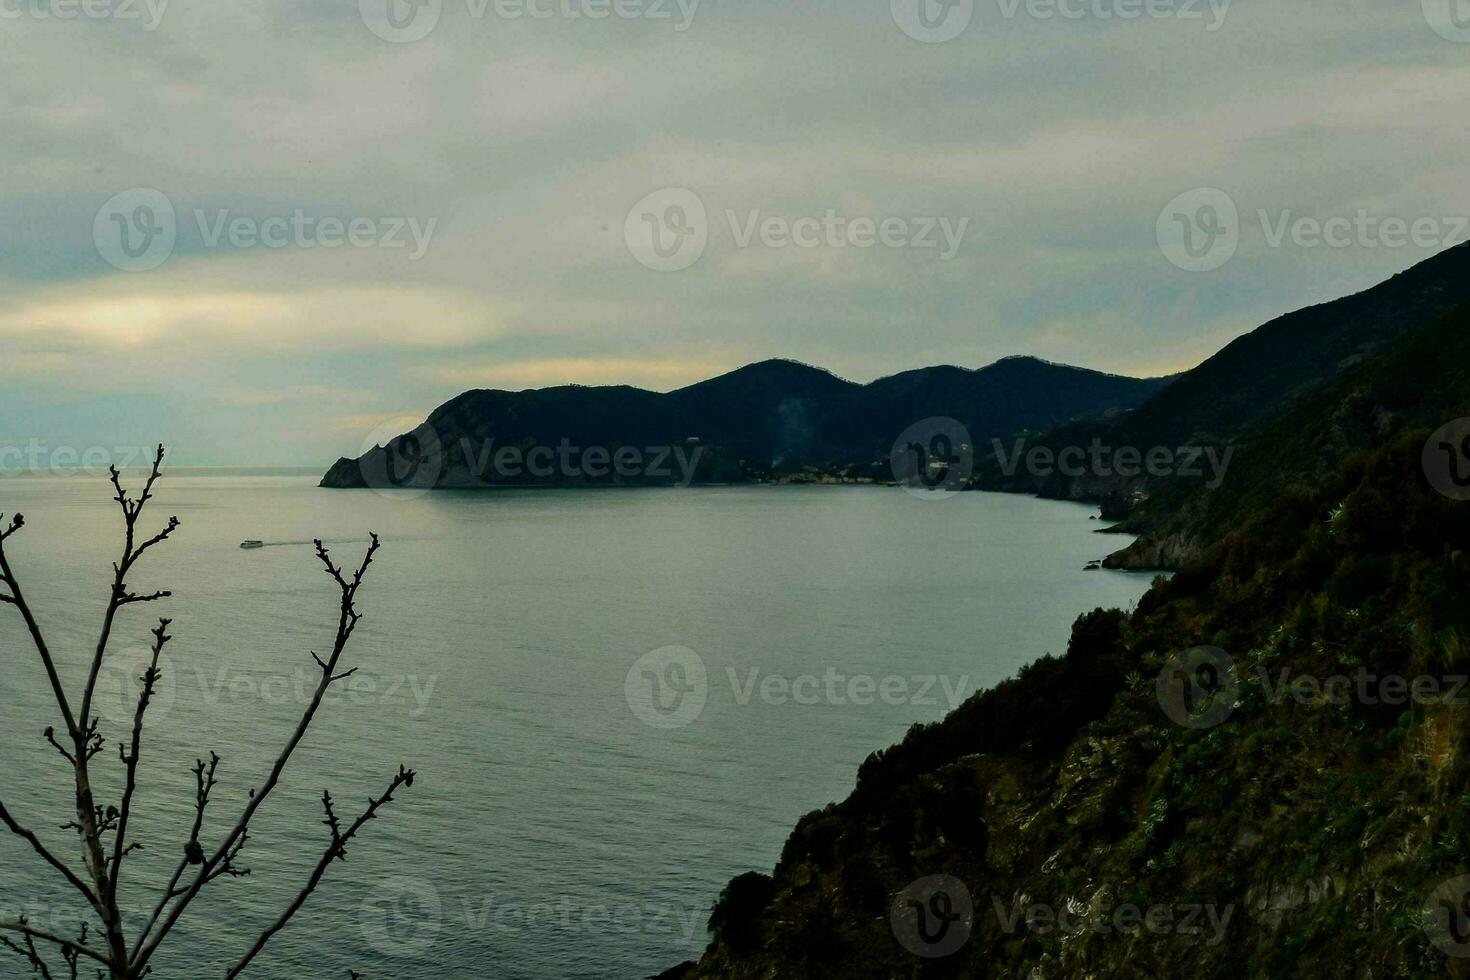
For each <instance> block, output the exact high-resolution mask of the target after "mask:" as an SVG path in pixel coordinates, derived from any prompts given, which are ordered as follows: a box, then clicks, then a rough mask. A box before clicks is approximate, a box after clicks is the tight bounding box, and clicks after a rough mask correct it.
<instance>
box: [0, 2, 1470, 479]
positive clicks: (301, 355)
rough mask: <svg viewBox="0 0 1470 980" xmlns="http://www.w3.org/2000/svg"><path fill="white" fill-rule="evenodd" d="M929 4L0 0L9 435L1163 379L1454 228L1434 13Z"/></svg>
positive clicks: (1447, 45) (1437, 7) (1462, 209)
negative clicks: (601, 394) (814, 382)
mask: <svg viewBox="0 0 1470 980" xmlns="http://www.w3.org/2000/svg"><path fill="white" fill-rule="evenodd" d="M947 2H948V4H949V5H947V6H946V5H944V4H942V3H941V2H940V0H892V2H890V0H700V2H697V3H696V2H695V0H683V2H682V5H681V4H680V3H679V2H678V0H616V2H614V0H484V2H481V0H413V2H410V0H361V2H359V0H296V2H292V3H286V2H279V3H278V2H271V0H262V2H252V3H248V4H246V3H222V2H220V0H168V2H166V3H164V0H0V51H3V63H4V65H5V68H6V71H5V84H4V86H3V88H0V133H3V137H0V174H3V177H4V179H3V181H0V443H5V444H24V443H27V442H31V441H39V443H41V444H43V445H50V446H73V447H90V446H128V445H134V444H138V443H148V442H152V441H158V440H160V439H161V440H164V441H167V442H169V443H170V444H171V445H173V446H175V447H177V450H178V454H177V457H176V458H177V459H179V460H181V461H185V462H195V463H228V462H240V463H299V464H317V463H323V462H327V461H330V460H332V459H335V458H336V457H337V456H339V455H344V454H348V455H355V454H356V453H357V452H358V451H359V450H360V448H361V444H362V441H363V439H364V437H366V436H367V435H368V434H369V433H371V432H372V431H373V430H374V429H375V428H376V427H377V426H379V425H380V424H382V423H383V422H384V421H385V420H389V419H394V418H399V417H403V416H422V415H423V414H425V413H427V412H428V411H429V410H430V409H432V408H433V407H434V406H436V405H438V404H439V403H441V402H443V401H445V400H446V399H448V398H450V397H452V396H453V395H454V394H456V393H458V392H459V391H461V390H463V389H465V388H469V387H508V388H524V387H533V386H541V385H549V384H557V383H564V382H580V383H588V384H599V383H632V384H637V385H642V386H645V387H650V388H655V389H660V390H666V389H669V388H674V387H678V386H680V385H682V384H686V383H689V382H692V381H696V380H699V379H701V378H703V377H707V376H709V375H712V374H716V373H719V372H722V371H725V370H728V369H730V368H733V367H736V366H738V365H740V364H743V363H746V362H749V361H753V360H757V359H761V358H765V357H771V356H787V357H794V358H798V359H800V360H804V361H808V362H811V363H814V364H818V365H821V366H824V367H828V368H830V369H832V370H833V371H836V372H837V373H839V374H841V375H843V376H846V377H850V378H853V379H856V380H863V381H866V380H870V379H872V378H875V377H879V376H882V375H884V374H889V373H893V372H895V371H899V370H903V369H906V368H911V367H917V366H920V365H925V364H932V363H939V362H948V363H954V364H960V365H965V366H971V367H977V366H981V365H983V364H986V363H989V362H990V361H993V360H995V359H996V358H999V357H1002V356H1005V355H1008V354H1016V353H1029V354H1035V355H1038V356H1041V357H1045V358H1049V359H1052V360H1058V361H1064V362H1068V363H1074V364H1080V365H1085V366H1089V367H1095V368H1100V369H1104V370H1109V371H1116V372H1120V373H1129V374H1137V375H1146V374H1159V373H1165V372H1169V371H1174V370H1178V369H1181V368H1185V367H1188V366H1190V365H1192V364H1194V363H1197V362H1198V361H1199V360H1200V359H1202V358H1204V357H1206V356H1208V355H1209V354H1210V353H1212V352H1213V351H1215V350H1217V349H1218V348H1219V347H1221V346H1222V345H1223V344H1225V343H1226V342H1228V341H1229V340H1230V339H1231V338H1232V337H1234V336H1236V335H1238V334H1240V333H1242V332H1244V331H1246V330H1249V329H1251V328H1253V327H1254V326H1256V325H1258V324H1259V323H1261V322H1263V321H1265V320H1267V319H1269V318H1270V317H1271V316H1274V315H1276V314H1278V313H1281V312H1285V311H1288V310H1291V309H1294V308H1297V307H1301V306H1304V305H1307V304H1310V303H1314V302H1319V301H1322V300H1325V299H1329V298H1332V297H1335V296H1338V295H1341V294H1343V293H1346V292H1352V291H1355V290H1358V289H1361V288H1364V287H1366V286H1369V285H1371V284H1372V283H1374V282H1376V281H1378V280H1380V279H1383V278H1386V277H1387V276H1389V275H1391V274H1392V273H1394V272H1397V271H1399V270H1401V269H1404V268H1407V267H1408V266H1410V265H1413V264H1414V263H1415V262H1418V261H1420V260H1421V259H1423V258H1425V257H1427V256H1428V255H1431V254H1433V253H1434V252H1436V251H1439V250H1440V248H1442V247H1443V246H1445V245H1449V244H1454V243H1455V242H1458V241H1463V240H1465V238H1466V237H1470V235H1467V233H1466V231H1465V228H1464V224H1465V223H1464V220H1463V218H1460V217H1459V216H1463V215H1467V214H1470V181H1467V180H1466V179H1465V178H1466V176H1467V173H1466V163H1465V161H1466V160H1467V159H1470V127H1467V126H1466V125H1465V107H1466V105H1470V10H1462V11H1461V13H1462V14H1464V15H1465V17H1464V20H1463V24H1464V25H1465V26H1464V27H1461V26H1460V24H1461V23H1462V22H1460V21H1456V20H1453V19H1450V17H1449V14H1450V12H1451V11H1450V7H1449V0H1424V2H1423V4H1422V5H1421V2H1420V0H1392V2H1390V0H1375V2H1366V0H1338V2H1333V3H1326V2H1317V0H1292V2H1291V3H1289V4H1287V3H1281V2H1279V0H1275V2H1273V0H1236V2H1234V3H1233V4H1229V5H1226V4H1225V0H1215V3H1214V5H1213V6H1211V4H1210V3H1209V2H1208V0H973V3H972V2H971V0H947ZM389 4H391V7H390V6H388V5H389ZM920 4H922V6H919V5H920ZM1262 212H1264V217H1262ZM1396 223H1397V224H1396ZM1404 227H1407V228H1409V229H1410V233H1409V234H1408V235H1407V236H1405V235H1404V234H1402V229H1403V228H1404ZM1314 228H1315V229H1316V231H1315V232H1314ZM1324 230H1325V232H1326V233H1325V235H1324V234H1322V232H1323V231H1324ZM1186 236H1187V240H1186ZM1406 239H1407V240H1406ZM400 428H407V426H402V427H400Z"/></svg>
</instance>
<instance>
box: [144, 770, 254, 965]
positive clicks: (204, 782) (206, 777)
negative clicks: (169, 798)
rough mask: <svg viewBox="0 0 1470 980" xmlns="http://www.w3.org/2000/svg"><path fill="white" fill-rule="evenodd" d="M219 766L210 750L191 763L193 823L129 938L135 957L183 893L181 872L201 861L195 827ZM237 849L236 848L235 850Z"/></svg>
mask: <svg viewBox="0 0 1470 980" xmlns="http://www.w3.org/2000/svg"><path fill="white" fill-rule="evenodd" d="M218 768H219V756H218V755H215V754H214V753H213V752H211V753H209V763H208V765H206V764H205V762H204V760H203V759H196V760H195V763H194V769H193V772H194V787H195V788H194V827H193V829H192V830H190V831H189V842H188V843H187V844H185V845H184V856H183V857H181V858H179V863H178V865H177V866H176V867H175V868H174V873H173V875H172V877H170V878H169V882H168V885H167V887H165V888H164V890H163V895H162V896H161V897H160V898H159V900H158V905H157V906H155V907H154V909H153V914H152V915H151V916H149V917H148V922H147V924H146V925H145V926H144V927H143V931H142V932H140V933H139V934H138V938H137V939H136V940H134V942H133V950H132V954H131V955H132V957H134V958H136V957H137V955H138V952H139V951H140V950H141V949H142V948H143V944H144V943H145V942H146V941H147V940H148V935H149V933H151V932H152V931H153V927H154V926H156V925H158V920H159V918H160V917H161V916H162V915H163V911H164V909H166V908H167V907H168V903H169V902H171V901H172V900H173V899H175V898H177V897H178V896H180V895H182V894H184V892H185V891H187V889H181V888H179V881H180V880H181V879H182V878H183V877H184V872H185V871H187V870H188V868H189V865H191V864H202V863H203V862H204V849H203V848H202V847H200V846H199V831H200V830H201V829H202V828H203V826H204V808H205V807H207V806H209V794H210V792H211V791H212V790H213V789H214V784H215V778H214V774H215V770H217V769H218ZM237 853H238V852H237Z"/></svg>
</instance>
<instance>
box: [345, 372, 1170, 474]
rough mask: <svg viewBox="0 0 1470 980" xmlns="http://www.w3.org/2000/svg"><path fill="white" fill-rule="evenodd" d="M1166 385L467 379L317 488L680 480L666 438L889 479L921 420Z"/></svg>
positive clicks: (734, 375) (1043, 414) (755, 465)
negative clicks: (514, 385) (614, 461)
mask: <svg viewBox="0 0 1470 980" xmlns="http://www.w3.org/2000/svg"><path fill="white" fill-rule="evenodd" d="M1165 383H1166V379H1151V380H1139V379H1136V378H1124V377H1119V376H1117V375H1110V374H1103V373H1100V372H1097V371H1088V370H1084V369H1081V368H1073V367H1066V366H1064V365H1058V364H1050V363H1047V362H1045V361H1040V360H1037V359H1035V358H1029V357H1016V358H1007V359H1006V360H1003V361H999V362H997V363H995V364H992V365H990V366H989V367H986V368H981V369H979V370H973V371H972V370H966V369H963V368H956V367H935V368H925V369H922V370H918V371H909V372H905V373H903V374H898V375H894V376H892V377H889V378H883V379H880V380H878V381H875V382H873V383H871V384H867V385H860V384H855V383H853V382H850V381H845V380H843V379H841V378H838V377H836V376H835V375H833V374H831V373H829V372H827V371H823V370H820V369H817V368H813V367H808V366H806V365H804V364H798V363H796V362H794V361H780V360H777V361H763V362H761V363H759V364H751V365H748V366H747V367H743V368H740V369H739V370H737V371H732V372H730V373H729V374H725V375H721V376H720V377H718V378H712V379H710V380H708V381H703V382H700V383H699V384H695V385H691V386H689V387H687V388H681V389H679V390H677V391H673V392H669V393H667V394H660V393H656V392H651V391H643V390H640V389H637V388H629V387H599V388H589V387H582V386H565V387H559V388H545V389H538V390H529V391H516V392H512V391H498V390H475V391H468V392H465V393H464V394H462V395H459V396H458V397H456V398H454V399H452V400H450V401H449V402H447V403H445V404H444V405H442V406H441V407H439V408H438V409H437V410H435V411H434V413H433V414H432V415H430V416H429V418H428V419H427V420H426V422H425V423H424V425H422V426H420V427H419V429H416V430H415V431H414V432H413V433H409V434H406V437H402V436H401V437H399V438H396V439H393V440H392V441H390V442H389V443H388V445H386V446H382V447H375V448H374V449H372V450H370V451H369V452H367V453H365V454H364V455H363V456H362V457H360V458H358V459H345V458H344V459H340V460H338V461H337V463H336V464H335V465H333V467H332V468H331V470H330V471H329V472H328V473H327V474H326V476H325V477H324V478H323V480H322V485H323V486H330V487H360V486H368V485H385V484H389V485H391V484H393V483H395V482H398V481H403V480H408V481H410V482H414V481H417V482H418V483H423V484H427V485H431V486H480V485H486V484H527V483H547V484H578V483H589V482H609V483H671V482H680V481H681V479H682V478H683V477H684V476H685V475H686V473H685V472H684V471H681V470H680V469H679V468H678V467H677V466H672V465H667V463H668V460H667V458H666V459H665V465H664V466H663V467H662V468H663V469H666V470H667V471H668V472H666V473H663V474H660V473H653V472H650V469H651V467H650V466H649V465H648V464H649V462H650V458H651V456H652V455H653V454H652V453H650V452H649V451H650V450H657V449H661V448H666V447H679V449H680V450H681V451H682V452H683V453H684V454H685V456H686V458H688V459H690V460H692V462H691V464H690V465H691V467H692V471H691V472H688V473H687V476H688V477H689V478H690V479H693V480H695V481H698V482H708V481H741V480H753V479H755V480H759V479H770V478H772V477H779V476H782V475H786V474H793V473H800V472H802V471H803V470H804V469H806V468H811V469H813V470H815V471H818V472H822V473H829V474H835V473H843V472H844V471H847V472H848V474H849V475H851V476H854V477H860V478H867V479H886V478H888V476H889V473H888V468H887V466H888V464H887V461H888V457H889V454H890V452H891V450H892V448H893V444H894V440H895V439H896V438H897V437H898V435H899V434H900V433H901V432H903V431H904V430H905V429H907V428H908V427H909V426H911V425H913V424H915V423H917V422H921V421H922V420H924V419H930V418H936V417H947V418H953V419H956V420H958V421H959V422H960V423H961V424H963V425H964V426H966V427H967V428H968V429H969V430H970V431H971V432H972V433H974V435H975V437H976V438H977V439H978V438H980V437H982V436H983V437H989V436H992V435H994V436H1000V435H1005V434H1008V433H1010V432H1013V431H1016V430H1018V429H1025V428H1031V429H1048V428H1052V427H1054V426H1057V425H1059V424H1062V423H1064V422H1066V421H1069V420H1071V419H1075V418H1079V417H1084V416H1092V415H1099V414H1102V413H1104V412H1107V411H1109V410H1114V409H1126V408H1131V407H1133V406H1135V405H1137V404H1139V403H1140V402H1142V401H1144V400H1145V399H1146V398H1148V397H1149V396H1150V395H1152V394H1154V393H1155V392H1157V391H1159V390H1160V389H1161V388H1162V387H1163V386H1164V385H1165ZM563 444H566V445H568V446H570V447H575V449H576V450H578V452H577V453H576V454H575V456H576V461H575V463H574V464H573V465H566V464H563V463H560V462H558V463H556V464H555V465H553V466H552V467H550V469H549V472H548V471H547V469H548V468H547V467H544V466H542V467H538V468H537V469H539V470H540V471H541V472H531V471H530V468H527V467H519V466H517V467H514V469H516V470H517V472H512V469H513V467H511V466H507V465H498V464H497V462H496V459H497V457H496V451H497V450H509V451H510V455H509V456H507V457H502V458H503V459H508V460H524V459H527V458H529V457H530V455H531V453H532V452H534V451H535V450H536V449H537V448H538V447H547V448H557V447H560V446H561V445H563ZM589 449H594V450H595V451H597V453H598V454H599V458H600V454H601V453H602V452H606V453H607V454H608V455H609V456H614V457H615V456H616V455H617V453H618V452H619V451H620V450H623V451H628V452H630V455H629V456H628V457H627V458H628V459H629V460H630V466H629V467H628V468H627V469H626V470H625V471H623V472H617V468H614V467H605V468H606V469H607V470H608V472H605V473H604V474H603V475H602V476H600V477H599V476H597V475H593V474H590V473H589V472H588V471H589V470H590V469H595V468H597V467H587V466H583V465H581V463H582V460H581V455H582V453H585V451H587V450H589ZM696 450H697V458H695V453H696ZM633 451H636V453H637V454H638V456H637V464H634V463H632V461H633V460H634V459H635V457H634V455H632V454H631V453H632V452H633ZM645 454H646V455H645ZM638 464H641V465H638ZM573 470H575V472H573ZM416 485H417V484H416Z"/></svg>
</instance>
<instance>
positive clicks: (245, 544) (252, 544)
mask: <svg viewBox="0 0 1470 980" xmlns="http://www.w3.org/2000/svg"><path fill="white" fill-rule="evenodd" d="M240 547H242V548H264V547H265V542H264V541H257V540H255V539H254V538H249V539H247V540H245V541H241V542H240Z"/></svg>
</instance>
